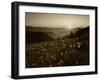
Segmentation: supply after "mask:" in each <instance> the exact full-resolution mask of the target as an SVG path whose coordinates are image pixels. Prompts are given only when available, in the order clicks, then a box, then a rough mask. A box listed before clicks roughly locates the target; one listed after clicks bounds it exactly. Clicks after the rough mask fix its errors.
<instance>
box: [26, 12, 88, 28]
mask: <svg viewBox="0 0 100 81" xmlns="http://www.w3.org/2000/svg"><path fill="white" fill-rule="evenodd" d="M89 22H90V21H89V15H74V14H54V13H30V12H26V14H25V25H26V26H33V27H52V28H53V27H57V28H59V27H63V28H70V29H72V28H76V27H80V26H89Z"/></svg>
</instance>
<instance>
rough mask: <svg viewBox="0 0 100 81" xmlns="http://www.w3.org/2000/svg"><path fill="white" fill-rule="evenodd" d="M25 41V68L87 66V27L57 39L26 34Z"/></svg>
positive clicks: (42, 35)
mask: <svg viewBox="0 0 100 81" xmlns="http://www.w3.org/2000/svg"><path fill="white" fill-rule="evenodd" d="M31 36H32V37H31ZM26 40H27V41H26V57H25V59H26V60H25V61H26V62H25V63H26V65H25V66H26V68H34V67H56V66H57V67H58V66H75V65H89V27H85V28H79V29H78V31H76V32H74V33H73V32H71V33H70V34H69V35H66V36H64V37H62V38H59V39H53V38H52V37H49V36H48V35H46V34H44V33H43V32H33V33H32V32H26ZM29 41H30V42H29Z"/></svg>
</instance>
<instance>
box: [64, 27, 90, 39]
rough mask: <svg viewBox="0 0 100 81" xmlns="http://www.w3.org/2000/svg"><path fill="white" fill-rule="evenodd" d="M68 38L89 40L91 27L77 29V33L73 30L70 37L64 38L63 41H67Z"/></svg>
mask: <svg viewBox="0 0 100 81" xmlns="http://www.w3.org/2000/svg"><path fill="white" fill-rule="evenodd" d="M67 38H71V39H73V38H79V39H82V40H86V39H89V26H88V27H85V28H77V31H76V30H75V32H74V30H72V32H70V35H66V36H64V37H63V39H67Z"/></svg>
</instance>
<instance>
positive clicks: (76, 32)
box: [26, 26, 89, 43]
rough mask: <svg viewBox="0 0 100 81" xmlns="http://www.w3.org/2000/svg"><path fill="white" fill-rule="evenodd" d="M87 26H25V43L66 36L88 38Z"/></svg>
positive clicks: (66, 37) (65, 37) (64, 37)
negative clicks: (71, 27) (68, 27)
mask: <svg viewBox="0 0 100 81" xmlns="http://www.w3.org/2000/svg"><path fill="white" fill-rule="evenodd" d="M88 36H89V27H86V28H75V29H72V30H70V29H65V28H49V27H30V26H26V43H36V42H43V41H52V40H56V39H59V38H60V39H68V38H71V39H72V38H80V37H82V40H84V38H85V39H86V38H89V37H88Z"/></svg>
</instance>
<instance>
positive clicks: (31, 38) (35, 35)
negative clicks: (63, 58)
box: [26, 31, 54, 44]
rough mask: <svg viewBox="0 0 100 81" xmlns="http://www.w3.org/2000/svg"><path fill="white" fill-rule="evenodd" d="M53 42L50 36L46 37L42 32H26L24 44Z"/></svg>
mask: <svg viewBox="0 0 100 81" xmlns="http://www.w3.org/2000/svg"><path fill="white" fill-rule="evenodd" d="M51 40H54V39H53V38H51V37H50V36H48V35H47V34H46V33H44V32H31V31H27V32H26V43H28V44H29V43H36V42H43V41H51Z"/></svg>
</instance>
